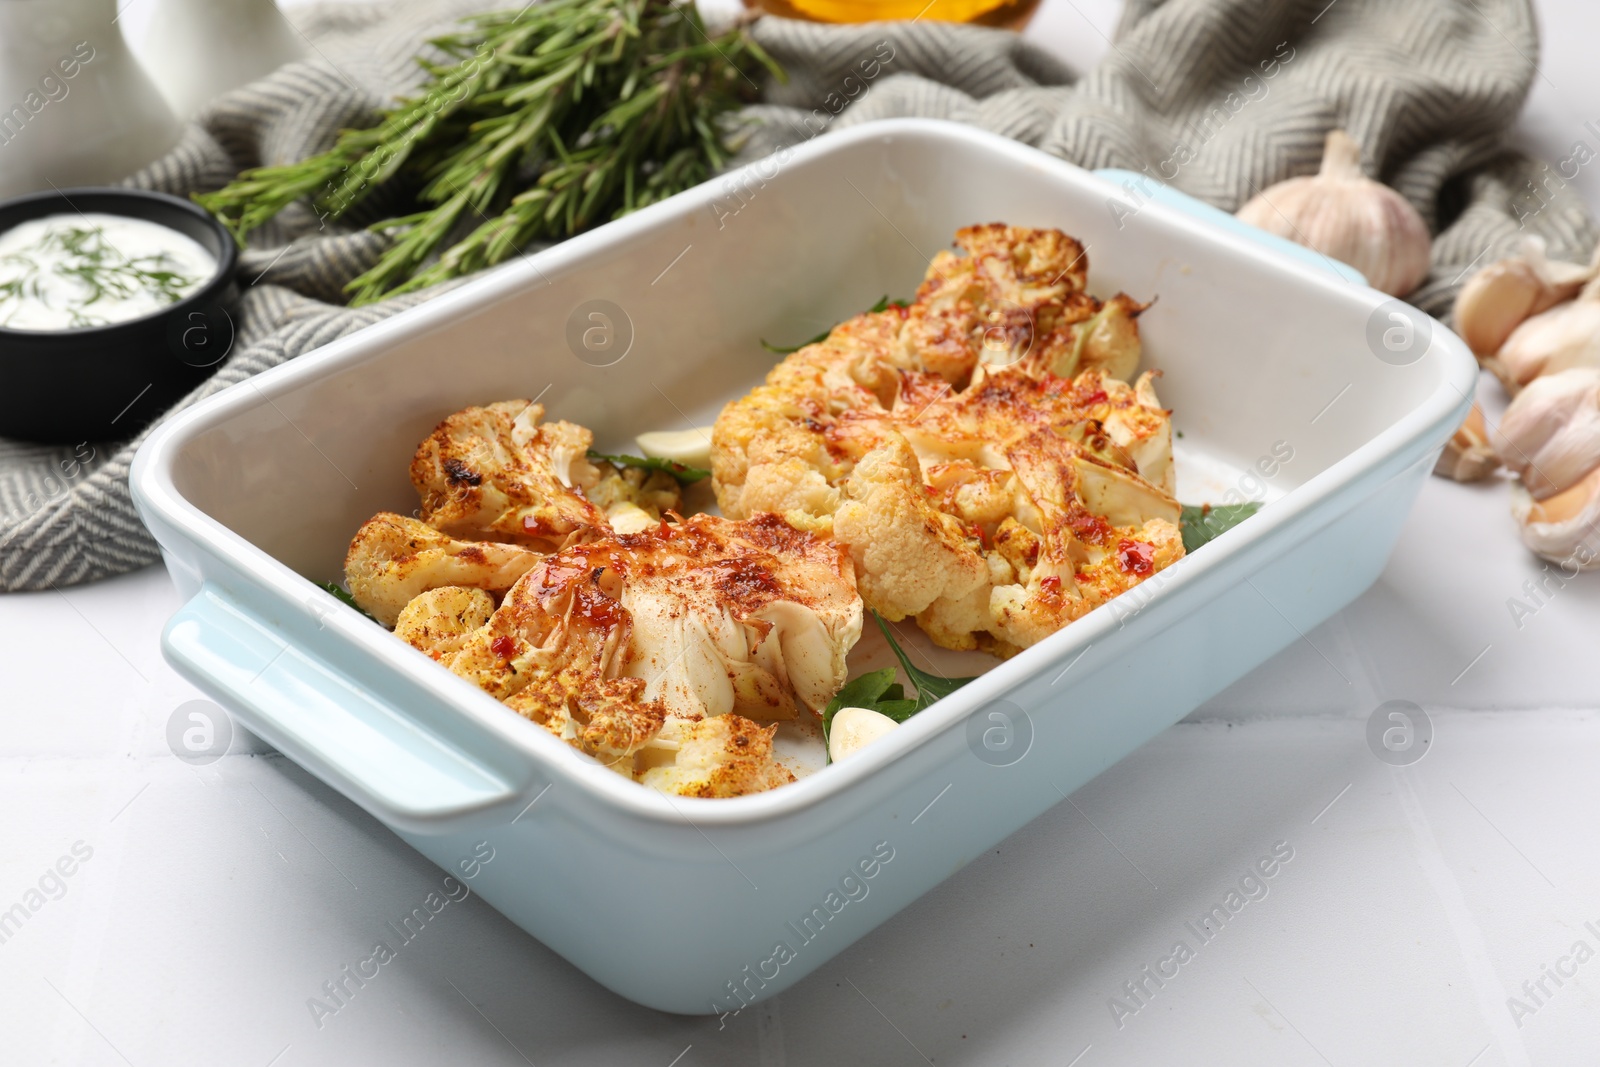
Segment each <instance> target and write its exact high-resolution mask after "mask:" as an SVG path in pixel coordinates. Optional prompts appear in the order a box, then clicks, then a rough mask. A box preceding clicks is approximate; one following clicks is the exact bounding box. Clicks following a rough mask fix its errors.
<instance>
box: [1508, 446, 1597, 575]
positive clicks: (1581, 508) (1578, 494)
mask: <svg viewBox="0 0 1600 1067" xmlns="http://www.w3.org/2000/svg"><path fill="white" fill-rule="evenodd" d="M1511 514H1512V515H1514V516H1516V519H1517V525H1518V526H1519V527H1520V528H1521V532H1522V543H1523V544H1525V545H1527V546H1528V547H1529V548H1531V549H1532V550H1533V551H1534V552H1536V553H1538V554H1539V555H1540V556H1541V557H1543V558H1544V559H1547V560H1549V561H1550V562H1551V563H1556V564H1559V565H1560V566H1561V568H1562V569H1563V570H1566V571H1568V572H1569V573H1575V572H1576V571H1580V570H1585V571H1587V570H1593V569H1594V568H1595V567H1597V566H1600V467H1596V468H1595V469H1594V470H1592V471H1590V472H1589V474H1588V476H1587V477H1585V478H1584V479H1583V480H1582V481H1580V482H1578V483H1577V484H1575V485H1573V486H1571V487H1570V488H1568V489H1566V490H1564V491H1563V492H1560V493H1557V494H1556V495H1555V496H1552V497H1547V498H1546V499H1544V500H1537V501H1536V500H1534V499H1533V496H1532V495H1531V494H1530V493H1529V492H1528V490H1527V489H1526V488H1524V487H1523V486H1522V485H1520V484H1518V485H1513V486H1512V487H1511Z"/></svg>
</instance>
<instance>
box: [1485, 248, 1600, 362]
mask: <svg viewBox="0 0 1600 1067" xmlns="http://www.w3.org/2000/svg"><path fill="white" fill-rule="evenodd" d="M1544 250H1545V244H1544V239H1543V238H1542V237H1537V236H1532V235H1530V236H1528V237H1526V238H1524V239H1523V243H1522V248H1521V249H1520V250H1519V251H1518V253H1517V254H1516V255H1513V256H1507V257H1506V258H1505V259H1502V260H1499V261H1497V262H1494V263H1491V264H1489V265H1488V266H1487V267H1484V268H1483V269H1482V270H1480V271H1478V272H1477V273H1476V274H1474V275H1473V276H1472V277H1471V278H1468V279H1467V284H1465V285H1463V286H1462V287H1461V292H1460V293H1459V294H1457V296H1456V303H1455V315H1454V318H1455V322H1454V325H1455V331H1456V333H1457V334H1459V335H1460V337H1461V339H1462V340H1463V341H1465V342H1467V347H1468V348H1470V349H1472V351H1473V354H1474V355H1476V356H1477V357H1478V358H1479V359H1483V358H1484V357H1486V356H1492V355H1494V354H1495V353H1496V352H1498V351H1499V349H1500V346H1501V345H1503V344H1505V343H1506V339H1507V338H1509V337H1510V336H1511V332H1512V331H1513V330H1515V329H1516V328H1517V327H1518V326H1520V325H1521V324H1522V323H1523V322H1524V321H1526V320H1527V319H1529V318H1532V317H1533V316H1534V315H1537V314H1539V313H1540V312H1542V311H1548V310H1549V309H1550V308H1552V307H1554V306H1555V305H1557V304H1559V303H1561V302H1562V301H1565V300H1571V299H1572V298H1573V297H1575V296H1577V295H1578V291H1579V290H1580V289H1582V288H1583V285H1584V283H1585V282H1587V281H1588V280H1589V279H1590V278H1592V277H1594V275H1595V268H1594V266H1592V265H1591V266H1582V265H1580V264H1577V263H1564V262H1562V261H1560V260H1552V259H1548V258H1546V257H1545V251H1544Z"/></svg>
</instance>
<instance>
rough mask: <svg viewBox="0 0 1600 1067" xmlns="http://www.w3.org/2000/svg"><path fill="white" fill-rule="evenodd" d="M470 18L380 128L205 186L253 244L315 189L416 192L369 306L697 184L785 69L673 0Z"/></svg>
mask: <svg viewBox="0 0 1600 1067" xmlns="http://www.w3.org/2000/svg"><path fill="white" fill-rule="evenodd" d="M462 21H463V25H462V28H461V29H460V30H458V31H457V32H454V33H450V34H447V35H445V36H443V37H438V38H435V39H434V40H433V41H432V42H431V44H432V46H433V47H434V48H435V49H437V50H439V51H440V52H442V53H444V56H445V58H446V59H447V60H448V62H433V61H431V60H428V59H424V58H419V59H418V61H417V62H418V63H419V65H420V66H421V67H422V68H423V69H424V70H425V71H426V72H427V78H426V81H425V82H424V83H423V84H422V86H421V87H420V88H418V89H417V90H416V91H415V92H413V93H412V94H411V95H409V96H405V97H403V98H401V99H400V100H399V101H398V102H397V103H396V104H394V105H393V106H391V107H388V108H386V109H384V110H383V111H382V112H381V113H380V115H379V116H378V119H377V122H376V124H375V125H372V126H369V127H367V128H365V129H357V130H345V131H343V132H342V133H340V134H339V139H338V141H337V142H335V144H334V146H333V147H332V148H331V149H329V150H328V151H326V152H323V153H321V154H320V155H315V156H311V157H310V158H307V159H302V160H299V161H297V162H293V163H285V164H280V165H276V166H268V167H258V168H255V169H253V170H249V171H246V172H245V173H244V174H242V175H240V176H239V177H238V178H237V179H235V180H234V181H233V182H232V183H231V184H230V185H228V186H227V187H225V188H223V189H221V190H218V191H217V192H214V193H205V194H202V195H199V196H197V197H196V198H195V199H196V200H198V201H199V202H200V204H202V205H203V206H204V207H205V208H206V209H207V210H209V211H211V212H212V213H213V214H214V215H216V216H217V217H218V218H219V219H221V220H222V221H223V222H224V223H225V224H226V225H227V226H228V228H229V229H231V230H232V231H233V233H234V236H235V237H237V238H238V239H239V240H240V241H241V242H242V241H243V240H244V238H245V236H246V235H247V234H249V233H250V232H251V231H252V230H255V229H256V228H258V227H259V226H261V225H262V224H263V223H265V222H267V221H268V220H270V219H272V218H274V217H275V216H276V215H277V214H278V213H279V212H280V211H282V210H283V209H284V208H286V207H288V206H289V205H290V204H292V203H294V202H295V201H297V200H300V199H302V198H305V197H309V198H310V201H311V205H312V207H313V208H314V209H315V210H316V212H317V214H318V216H319V218H339V217H341V216H343V215H345V214H346V213H347V212H349V211H350V210H351V209H353V208H355V207H356V206H357V205H359V204H361V203H362V202H364V201H366V200H367V199H368V198H369V197H370V196H371V194H372V193H373V191H374V190H376V189H378V188H380V187H383V188H385V189H386V190H390V191H393V192H398V193H401V194H403V195H404V196H405V197H407V198H409V199H411V200H412V201H413V202H414V203H415V204H416V206H417V208H418V210H416V211H415V212H414V213H411V214H401V215H400V216H399V217H393V218H385V219H383V220H382V221H380V222H376V223H374V224H373V225H372V226H370V227H369V228H370V229H372V230H375V231H377V232H380V233H383V234H386V235H389V236H390V237H392V238H394V240H393V243H392V244H390V245H389V247H388V248H387V249H386V250H385V251H384V253H383V254H382V256H380V257H379V259H378V262H377V264H376V265H375V266H373V267H372V269H370V270H368V271H367V272H366V273H365V274H363V275H361V276H360V277H358V278H356V279H355V280H353V281H351V282H350V283H349V284H348V285H347V286H345V291H346V292H347V293H349V294H350V302H351V303H352V304H370V303H372V302H373V301H375V300H378V299H380V298H382V297H384V296H387V295H389V294H392V293H405V292H411V291H413V290H416V289H422V288H425V287H427V286H430V285H435V284H437V283H439V282H443V281H447V280H449V279H451V278H458V277H461V276H462V275H466V274H470V273H472V272H473V271H476V270H480V269H482V268H484V267H489V266H493V265H494V264H496V263H501V262H504V261H505V260H508V259H510V258H512V257H513V256H516V255H519V254H521V253H522V252H523V251H524V250H525V249H526V248H527V247H528V245H529V244H531V243H533V242H537V241H558V240H561V239H562V238H565V237H570V236H571V235H573V234H575V233H577V232H578V231H580V230H583V229H586V228H588V227H590V226H593V225H595V224H596V223H600V222H604V221H606V220H608V219H614V218H617V217H619V216H621V215H625V214H627V213H628V212H630V211H635V210H637V209H639V208H642V207H644V206H646V205H648V204H653V203H655V202H657V201H659V200H664V199H666V198H667V197H669V196H672V195H673V194H675V193H679V192H682V191H683V190H685V189H688V188H690V187H692V186H695V185H699V184H700V183H701V182H704V181H706V180H707V179H709V178H710V177H711V175H712V174H714V173H715V172H716V171H717V170H719V169H720V168H721V167H722V166H723V165H724V164H725V163H726V162H727V161H728V159H729V157H730V154H731V151H732V149H731V147H730V145H729V144H728V143H727V140H726V139H725V137H724V133H723V126H722V120H723V118H724V117H725V116H726V115H727V113H728V112H730V111H732V110H733V109H735V108H737V107H739V106H740V105H741V104H744V103H746V102H748V101H750V100H754V99H755V98H756V97H757V96H758V95H759V86H758V85H757V79H758V78H759V77H760V76H761V75H762V74H763V72H770V73H771V74H772V75H774V76H775V77H779V78H781V77H782V76H783V72H782V71H781V70H780V69H779V68H778V66H777V64H776V63H775V62H773V60H772V59H771V57H769V56H768V55H767V54H766V52H765V51H763V50H762V48H761V46H760V45H758V44H757V43H756V41H755V39H754V38H753V37H752V36H751V35H750V30H749V25H748V22H747V21H745V22H741V23H740V24H739V25H737V26H735V27H733V28H732V29H729V30H728V31H727V32H725V33H721V34H718V35H717V36H715V37H712V36H710V35H708V34H707V33H706V31H705V28H704V26H703V25H702V24H701V21H700V16H699V14H698V13H697V12H696V10H695V7H694V5H693V4H685V3H679V2H677V0H543V2H541V3H536V4H528V5H527V6H525V7H523V8H522V9H521V10H520V11H498V12H491V13H487V14H481V15H472V16H469V17H467V18H465V19H463V20H462ZM391 179H393V181H392V182H391ZM386 199H387V198H386ZM463 229H470V232H469V233H468V234H467V235H466V236H465V237H460V236H459V235H460V233H461V231H462V230H463ZM441 253H442V254H441ZM436 256H437V258H435V257H436Z"/></svg>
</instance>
